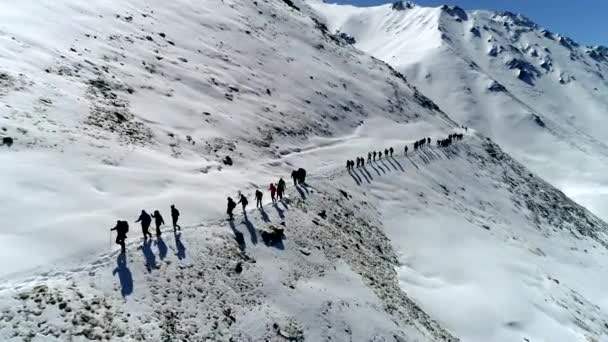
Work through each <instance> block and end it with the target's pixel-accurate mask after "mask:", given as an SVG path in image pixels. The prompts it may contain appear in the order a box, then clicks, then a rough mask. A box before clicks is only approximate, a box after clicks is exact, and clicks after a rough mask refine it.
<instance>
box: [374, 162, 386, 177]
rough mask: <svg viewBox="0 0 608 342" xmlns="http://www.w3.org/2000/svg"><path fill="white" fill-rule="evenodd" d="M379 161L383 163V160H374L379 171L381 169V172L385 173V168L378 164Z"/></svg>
mask: <svg viewBox="0 0 608 342" xmlns="http://www.w3.org/2000/svg"><path fill="white" fill-rule="evenodd" d="M380 163H383V164H384V162H382V160H378V161H377V162H376V166H377V167H378V168H379V169H380V171H382V173H384V174H386V170H385V169H384V168H383V167H382V166H381V165H380Z"/></svg>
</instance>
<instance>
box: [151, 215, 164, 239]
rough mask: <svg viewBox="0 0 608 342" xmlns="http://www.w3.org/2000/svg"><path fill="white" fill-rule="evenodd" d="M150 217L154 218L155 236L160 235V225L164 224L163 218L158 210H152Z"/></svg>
mask: <svg viewBox="0 0 608 342" xmlns="http://www.w3.org/2000/svg"><path fill="white" fill-rule="evenodd" d="M152 217H153V218H154V223H155V224H156V237H160V226H162V225H163V224H165V220H163V217H162V216H161V215H160V212H159V211H158V210H154V214H152Z"/></svg>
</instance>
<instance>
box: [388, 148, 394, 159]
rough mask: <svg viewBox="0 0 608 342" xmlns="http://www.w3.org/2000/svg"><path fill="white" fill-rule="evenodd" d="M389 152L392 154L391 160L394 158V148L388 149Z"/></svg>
mask: <svg viewBox="0 0 608 342" xmlns="http://www.w3.org/2000/svg"><path fill="white" fill-rule="evenodd" d="M388 152H389V153H390V154H391V158H392V157H393V152H395V150H393V148H392V147H391V148H389V149H388Z"/></svg>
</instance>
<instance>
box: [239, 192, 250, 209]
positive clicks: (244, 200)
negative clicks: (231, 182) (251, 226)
mask: <svg viewBox="0 0 608 342" xmlns="http://www.w3.org/2000/svg"><path fill="white" fill-rule="evenodd" d="M238 203H240V204H241V205H242V206H243V212H245V208H247V204H249V201H248V200H247V197H245V195H243V194H241V198H240V199H239V202H238Z"/></svg>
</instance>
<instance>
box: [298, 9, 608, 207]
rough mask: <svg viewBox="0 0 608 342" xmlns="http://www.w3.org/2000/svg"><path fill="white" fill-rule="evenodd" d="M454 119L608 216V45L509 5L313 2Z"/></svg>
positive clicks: (330, 20)
mask: <svg viewBox="0 0 608 342" xmlns="http://www.w3.org/2000/svg"><path fill="white" fill-rule="evenodd" d="M310 3H311V5H312V7H313V8H315V9H316V10H317V11H318V12H319V13H321V15H322V16H323V17H324V18H325V19H326V21H327V24H328V26H329V28H330V31H341V32H344V33H346V34H349V35H351V36H352V37H353V38H354V39H355V41H356V44H355V46H357V47H358V48H360V49H361V50H363V51H366V52H368V53H370V54H372V55H374V56H376V57H378V58H380V59H382V60H384V61H386V62H388V63H389V64H391V65H393V66H394V67H395V68H396V69H397V70H399V71H401V72H403V73H404V74H405V75H406V76H407V77H408V80H410V81H411V82H412V83H413V84H414V85H416V86H417V87H419V88H420V89H421V90H422V92H423V93H424V94H426V95H427V96H429V97H430V98H431V99H432V100H433V101H435V102H436V103H437V104H438V105H439V106H440V107H441V108H444V109H446V110H447V111H448V112H449V115H450V116H451V117H453V118H454V119H455V120H457V121H459V122H461V123H463V124H465V125H468V126H470V127H475V128H476V129H477V130H479V131H480V132H481V133H483V134H485V135H487V136H490V137H491V138H492V139H494V140H495V141H497V142H498V143H499V144H500V145H501V146H502V147H503V148H505V150H506V151H507V152H509V153H511V154H513V155H514V156H515V157H516V158H518V159H519V160H520V161H522V162H524V164H525V165H527V166H528V167H530V168H531V169H532V170H534V171H535V172H538V173H539V174H540V175H541V176H542V177H544V178H546V179H547V180H549V181H550V182H551V183H552V184H554V185H556V186H557V187H559V188H560V189H562V190H563V191H565V192H566V193H567V194H568V195H569V196H571V197H573V198H574V199H576V200H577V201H578V202H579V203H581V204H583V205H585V206H587V207H588V208H590V209H591V210H592V211H594V212H595V213H596V214H598V215H600V216H602V217H604V218H608V197H606V190H607V189H608V176H607V175H608V173H607V172H606V171H607V169H606V165H607V161H608V159H607V158H608V145H606V144H605V141H606V139H607V138H608V130H606V129H604V127H605V125H606V123H607V119H606V118H607V116H606V113H608V96H607V95H608V80H607V77H608V53H607V50H606V48H604V47H587V46H581V45H579V44H577V43H576V42H574V41H572V40H571V39H569V38H567V37H564V36H561V35H559V34H556V33H552V32H549V31H547V30H544V29H543V28H541V27H539V26H537V25H536V24H535V23H533V22H531V21H530V20H529V19H527V18H525V17H523V16H521V15H517V14H513V13H509V12H490V11H464V10H462V9H460V8H458V7H449V6H443V7H439V8H425V7H420V6H416V5H413V4H412V3H410V2H404V6H403V9H401V10H397V9H393V6H392V5H390V4H389V5H384V6H378V7H371V8H356V7H352V6H339V5H332V4H323V3H321V2H319V1H316V0H311V1H310Z"/></svg>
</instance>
